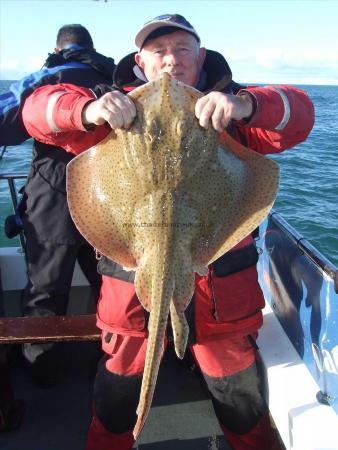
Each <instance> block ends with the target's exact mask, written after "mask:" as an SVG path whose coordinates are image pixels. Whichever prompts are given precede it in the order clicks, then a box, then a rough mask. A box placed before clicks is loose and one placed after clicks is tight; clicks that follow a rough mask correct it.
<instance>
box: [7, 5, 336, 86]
mask: <svg viewBox="0 0 338 450" xmlns="http://www.w3.org/2000/svg"><path fill="white" fill-rule="evenodd" d="M174 12H176V13H180V14H182V15H184V16H185V17H186V18H187V19H188V20H189V21H190V22H191V23H192V24H193V25H194V27H195V28H196V30H197V31H198V33H199V34H200V36H201V39H202V45H203V46H205V47H207V48H212V49H214V50H217V51H219V52H221V53H223V55H224V56H225V57H226V59H227V60H228V62H229V64H230V66H231V68H232V72H233V78H234V79H235V80H236V81H238V82H248V83H250V82H252V83H260V82H261V83H292V84H303V83H304V84H336V85H337V84H338V1H336V0H331V1H330V0H322V1H306V0H298V1H297V0H282V1H278V0H270V1H269V0H266V1H262V0H260V1H256V0H237V1H235V0H218V1H212V0H210V1H208V0H193V1H190V0H181V1H165V0H157V1H152V0H143V1H142V0H135V1H132V0H108V1H107V2H104V1H103V0H98V1H94V0H58V1H54V0H34V1H31V0H0V79H3V80H4V79H18V78H21V77H22V76H24V75H26V74H28V73H30V72H32V71H35V70H38V69H40V67H41V66H42V63H43V61H44V60H45V57H46V56H47V53H48V52H49V51H52V50H53V49H54V46H55V38H56V33H57V31H58V29H59V28H60V26H62V25H64V24H67V23H81V24H83V25H85V26H86V27H87V28H88V30H89V31H90V32H91V34H92V36H93V40H94V44H95V47H96V49H97V50H98V51H99V52H101V53H103V54H106V55H109V56H112V57H114V58H115V60H116V61H119V59H120V58H121V57H123V56H124V55H125V54H127V53H129V52H131V51H133V50H135V46H134V35H135V33H136V31H138V29H139V28H140V27H141V26H142V24H143V23H144V22H146V21H148V20H149V19H151V18H153V17H154V16H156V15H160V14H165V13H174Z"/></svg>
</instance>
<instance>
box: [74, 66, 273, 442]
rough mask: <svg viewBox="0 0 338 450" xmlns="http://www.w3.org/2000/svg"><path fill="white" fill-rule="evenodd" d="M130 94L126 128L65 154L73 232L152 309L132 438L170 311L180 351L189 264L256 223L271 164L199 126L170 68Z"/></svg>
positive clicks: (194, 268)
mask: <svg viewBox="0 0 338 450" xmlns="http://www.w3.org/2000/svg"><path fill="white" fill-rule="evenodd" d="M128 95H129V96H130V98H131V99H132V100H133V101H134V103H135V105H136V109H137V116H136V119H135V121H134V122H133V124H132V126H131V127H130V129H129V130H116V131H112V132H111V133H110V134H109V136H107V138H106V139H105V140H104V141H102V142H101V143H99V144H98V145H96V146H95V147H93V148H91V149H90V150H88V151H86V152H85V153H83V154H81V155H79V156H78V157H76V158H75V159H74V160H73V161H71V163H70V164H69V165H68V174H67V180H68V181H67V192H68V201H69V206H70V211H71V214H72V218H73V220H74V222H75V224H76V225H77V227H78V229H79V230H80V232H81V233H82V234H83V235H84V236H85V238H86V239H87V240H88V241H89V242H90V243H91V244H92V245H93V246H94V247H95V248H96V249H97V250H98V251H99V252H100V253H102V254H103V255H105V256H107V257H108V258H110V259H112V260H114V261H116V262H118V263H119V264H121V265H122V266H124V267H126V268H129V269H133V270H135V271H136V274H135V288H136V293H137V296H138V298H139V300H140V302H141V304H142V305H143V307H144V308H145V309H146V310H147V311H149V312H150V318H149V324H148V330H149V335H148V340H147V354H146V362H145V369H144V374H143V380H142V387H141V393H140V400H139V405H138V408H137V414H138V420H137V423H136V426H135V428H134V437H135V439H136V438H137V436H138V435H139V433H140V432H141V430H142V428H143V426H144V423H145V420H146V418H147V415H148V412H149V409H150V406H151V402H152V397H153V393H154V389H155V384H156V379H157V375H158V370H159V365H160V361H161V357H162V353H163V348H164V339H165V332H166V327H167V321H168V316H169V314H170V319H171V323H172V327H173V332H174V343H175V350H176V354H177V355H178V356H179V357H180V358H182V357H183V355H184V352H185V348H186V344H187V338H188V333H189V330H188V325H187V322H186V320H185V317H184V311H185V309H186V307H187V306H188V304H189V302H190V300H191V298H192V296H193V291H194V272H199V273H202V272H205V270H206V267H207V266H208V264H210V263H211V262H213V261H214V260H216V259H217V258H218V257H220V256H221V255H223V254H224V253H225V252H226V251H228V250H229V249H231V248H232V247H233V246H234V245H235V244H237V243H238V242H239V241H240V240H242V239H243V238H244V237H245V236H247V235H248V234H249V233H251V232H252V231H253V230H254V229H255V228H256V227H257V226H258V225H259V224H260V223H261V221H262V220H263V219H264V218H265V216H266V215H267V214H268V212H269V210H270V209H271V207H272V204H273V202H274V199H275V196H276V192H277V189H278V181H279V175H278V174H279V171H278V166H277V165H276V163H274V162H273V161H271V160H268V159H267V158H265V157H263V156H261V155H259V154H257V153H255V152H254V151H252V150H249V149H247V148H245V147H243V146H241V145H240V144H239V143H237V142H236V141H234V140H233V139H232V138H231V137H230V136H228V135H227V134H226V133H222V135H220V136H219V135H218V134H217V133H216V132H215V131H214V130H213V129H212V127H211V126H210V127H209V128H208V129H207V130H206V129H204V128H202V127H200V126H199V124H198V121H197V119H196V117H195V113H194V108H195V103H196V101H197V99H198V98H200V97H201V96H202V95H203V94H201V93H200V92H199V91H197V90H195V89H194V88H192V87H190V86H187V85H184V84H182V83H181V82H179V81H177V80H175V79H172V78H170V77H169V75H168V74H166V73H164V74H163V75H162V76H161V78H160V79H158V80H156V81H154V82H150V83H147V84H145V85H143V86H141V87H139V88H137V89H135V90H134V91H133V92H131V93H129V94H128ZM220 141H221V143H220Z"/></svg>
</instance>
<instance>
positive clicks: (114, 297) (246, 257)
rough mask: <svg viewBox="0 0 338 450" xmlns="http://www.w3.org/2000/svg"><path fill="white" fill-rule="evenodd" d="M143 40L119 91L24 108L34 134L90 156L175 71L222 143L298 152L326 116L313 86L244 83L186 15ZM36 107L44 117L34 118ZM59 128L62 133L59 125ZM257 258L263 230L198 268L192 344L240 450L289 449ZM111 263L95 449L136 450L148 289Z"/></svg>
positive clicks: (128, 60)
mask: <svg viewBox="0 0 338 450" xmlns="http://www.w3.org/2000/svg"><path fill="white" fill-rule="evenodd" d="M135 43H136V46H137V47H138V49H139V50H138V52H136V53H134V54H131V55H128V56H127V57H125V58H124V59H122V60H121V61H120V63H119V64H118V66H117V68H116V70H115V74H114V82H115V86H116V87H117V88H118V90H117V91H115V92H112V93H107V94H105V95H104V96H102V97H101V98H100V99H98V100H95V97H94V96H93V95H92V93H91V92H89V90H87V89H83V88H79V87H76V86H71V85H63V86H62V92H60V88H59V87H57V86H48V87H47V86H46V87H44V88H41V89H39V91H36V92H34V93H33V94H32V95H31V96H30V97H29V98H28V99H27V101H26V103H25V105H24V109H23V118H24V122H25V126H26V127H27V129H28V130H30V132H31V133H32V134H34V135H35V137H36V138H37V139H42V140H44V142H47V143H54V144H59V145H62V146H63V147H64V148H65V149H66V150H67V151H68V152H72V153H76V154H78V153H81V152H82V151H84V150H86V149H88V148H89V147H91V146H92V145H94V144H95V143H97V142H100V141H101V140H102V139H104V138H105V137H106V136H107V135H108V134H109V133H110V132H111V129H119V128H128V127H129V126H130V124H131V123H132V121H133V119H134V117H135V114H136V108H135V105H134V103H133V102H132V100H131V98H129V97H128V96H126V95H125V93H126V92H129V91H131V90H133V89H134V88H135V87H137V86H140V85H142V84H144V83H146V82H147V81H154V80H155V79H157V78H158V76H160V75H161V74H162V73H163V72H167V73H169V74H170V76H171V77H173V78H175V79H177V80H179V81H182V82H184V83H186V84H189V85H191V86H194V87H196V88H198V89H199V90H200V91H202V92H203V93H204V94H205V95H204V96H203V97H201V98H199V99H198V100H197V102H196V107H195V115H196V118H197V120H198V121H199V124H200V125H201V126H202V127H207V126H213V128H214V129H216V130H217V131H218V132H219V133H220V136H219V138H220V140H222V139H223V138H225V136H224V135H223V136H222V133H223V131H224V129H226V130H227V132H228V133H229V134H231V136H232V137H233V138H234V139H236V140H237V141H239V142H242V143H245V145H247V146H248V147H249V148H250V150H248V151H256V152H258V153H261V154H267V153H278V152H281V151H283V150H286V149H288V148H290V147H293V146H295V145H297V144H298V143H300V142H302V141H303V140H305V139H306V138H307V136H308V134H309V133H310V131H311V129H312V126H313V122H314V111H313V105H312V102H311V100H310V99H309V97H308V96H307V95H306V93H305V92H303V91H302V90H299V89H297V88H294V87H292V86H283V85H282V86H265V87H249V88H248V87H244V86H239V85H238V84H237V83H235V82H233V81H232V74H231V70H230V68H229V66H228V64H227V62H226V61H225V59H224V58H223V56H222V55H220V54H219V53H217V52H214V51H210V50H206V49H205V48H203V47H201V46H200V38H199V36H198V34H197V32H196V30H195V29H194V28H193V27H192V26H191V24H190V23H189V22H188V21H187V20H186V19H185V18H184V17H182V16H180V15H177V14H174V15H171V14H167V15H164V16H161V17H157V18H155V19H153V20H152V21H150V22H148V23H147V24H145V25H144V26H143V27H142V28H141V30H140V31H139V32H138V33H137V35H136V38H135ZM57 93H59V97H58V99H57V100H56V101H55V102H53V98H54V96H55V95H56V94H57ZM51 102H52V106H51ZM34 110H37V111H38V113H37V114H35V115H34V117H30V112H31V111H34ZM47 110H49V111H50V115H51V117H52V119H53V124H52V126H51V123H50V121H49V120H47V119H46V111H47ZM65 113H66V115H67V118H68V119H65ZM88 125H89V126H90V132H88V130H87V129H86V126H88ZM94 125H97V126H96V127H95V126H94ZM54 127H56V128H57V129H58V130H59V133H57V134H56V133H55V132H53V129H54ZM256 262H257V249H256V248H255V244H254V241H253V237H252V236H247V237H246V238H245V239H244V240H243V241H241V242H240V243H239V244H237V245H236V246H235V247H234V248H233V249H231V251H229V252H228V253H226V254H225V255H223V256H222V257H221V258H219V259H218V260H217V261H215V262H214V263H213V264H211V265H210V266H209V267H208V274H207V275H198V274H196V278H195V291H194V297H193V301H192V302H191V303H190V305H191V306H192V309H193V311H191V312H192V314H191V315H190V314H189V316H190V318H189V319H188V320H189V325H190V329H191V330H194V331H195V333H192V334H194V336H193V337H194V339H193V340H192V341H191V342H189V348H190V350H191V352H192V353H193V356H194V359H195V361H196V363H197V365H198V366H199V368H200V370H201V373H202V375H203V377H204V379H205V382H206V384H207V386H208V389H209V391H210V393H211V396H212V401H213V405H214V409H215V413H216V416H217V418H218V421H219V423H220V426H221V429H222V431H223V433H224V435H225V436H226V438H227V440H228V442H229V443H230V445H231V447H232V448H233V449H234V450H249V449H251V450H254V449H255V450H278V449H279V445H278V441H277V438H276V436H275V434H274V433H273V431H272V428H271V425H270V422H269V415H268V409H267V405H266V402H265V398H264V379H263V376H262V372H261V370H260V366H259V363H258V354H257V347H256V344H255V340H256V338H257V334H258V330H259V328H260V327H261V325H262V308H263V307H264V298H263V294H262V291H261V289H260V287H259V284H258V275H257V270H256V267H255V266H256ZM99 266H100V271H101V273H102V274H103V283H102V289H101V295H100V300H99V304H98V313H97V325H98V326H99V328H101V329H102V347H103V350H104V352H105V356H104V357H103V359H102V361H101V362H100V364H99V367H98V373H97V376H96V380H95V386H94V410H93V411H94V417H93V420H92V423H91V426H90V429H89V433H88V439H87V446H86V450H130V449H131V448H132V447H133V444H134V438H133V433H132V430H133V427H134V425H135V423H136V413H135V411H136V407H137V402H138V396H139V392H140V386H141V380H142V373H143V369H144V364H145V350H146V347H147V325H146V323H147V316H146V314H145V311H144V310H143V308H142V306H141V305H140V303H139V301H138V299H137V296H136V292H135V288H134V284H133V273H131V272H126V271H124V270H123V268H122V267H121V266H119V265H118V264H116V263H114V262H112V261H109V260H107V258H102V259H101V261H100V264H99ZM190 305H189V307H190Z"/></svg>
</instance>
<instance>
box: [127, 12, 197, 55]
mask: <svg viewBox="0 0 338 450" xmlns="http://www.w3.org/2000/svg"><path fill="white" fill-rule="evenodd" d="M160 28H168V29H170V28H178V30H179V29H180V30H184V31H187V32H188V33H190V34H192V35H193V36H195V38H196V39H197V41H198V42H201V39H200V37H199V36H198V34H197V32H196V30H195V29H194V27H193V26H192V25H191V24H190V23H189V22H188V21H187V20H186V19H185V18H184V17H183V16H180V15H179V14H163V15H162V16H157V17H155V18H154V19H152V20H150V21H149V22H146V23H145V24H144V25H143V27H142V28H141V30H140V31H139V32H138V33H137V35H136V37H135V44H136V47H138V48H140V49H141V48H142V47H143V45H144V44H145V41H146V40H148V38H149V37H150V38H151V36H150V35H151V34H152V33H153V32H154V31H156V30H159V29H160ZM178 30H176V31H178ZM164 34H165V33H164ZM154 37H155V35H154Z"/></svg>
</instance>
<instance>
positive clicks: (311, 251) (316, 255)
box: [269, 210, 338, 293]
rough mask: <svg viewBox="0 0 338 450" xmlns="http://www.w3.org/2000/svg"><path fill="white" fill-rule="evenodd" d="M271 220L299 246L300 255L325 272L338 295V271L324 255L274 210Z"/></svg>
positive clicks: (270, 216)
mask: <svg viewBox="0 0 338 450" xmlns="http://www.w3.org/2000/svg"><path fill="white" fill-rule="evenodd" d="M269 218H270V219H271V220H272V221H273V222H274V223H275V225H276V226H277V227H278V228H280V229H282V230H283V232H284V233H286V234H287V235H288V236H289V238H290V239H291V241H293V243H294V244H295V245H296V246H297V248H298V250H299V252H300V253H302V254H304V255H305V256H306V257H307V258H309V259H310V260H311V261H312V262H313V263H314V264H315V265H316V266H317V267H319V268H320V269H321V270H322V271H323V272H325V273H326V274H327V275H328V276H329V277H330V278H331V279H332V281H333V283H334V289H335V292H336V293H338V269H337V267H336V266H335V265H334V264H333V263H332V262H331V261H329V260H328V259H327V258H326V257H325V256H324V255H323V254H322V253H320V252H319V251H318V250H317V249H316V248H315V247H314V246H313V245H312V244H310V242H309V241H308V240H307V239H305V238H304V237H303V236H302V235H301V234H299V233H298V232H297V231H296V230H295V229H294V228H293V227H292V226H291V225H290V224H289V223H288V222H287V221H286V220H285V219H283V217H282V216H281V215H280V214H278V213H277V212H276V211H274V210H272V212H271V213H270V214H269Z"/></svg>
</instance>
